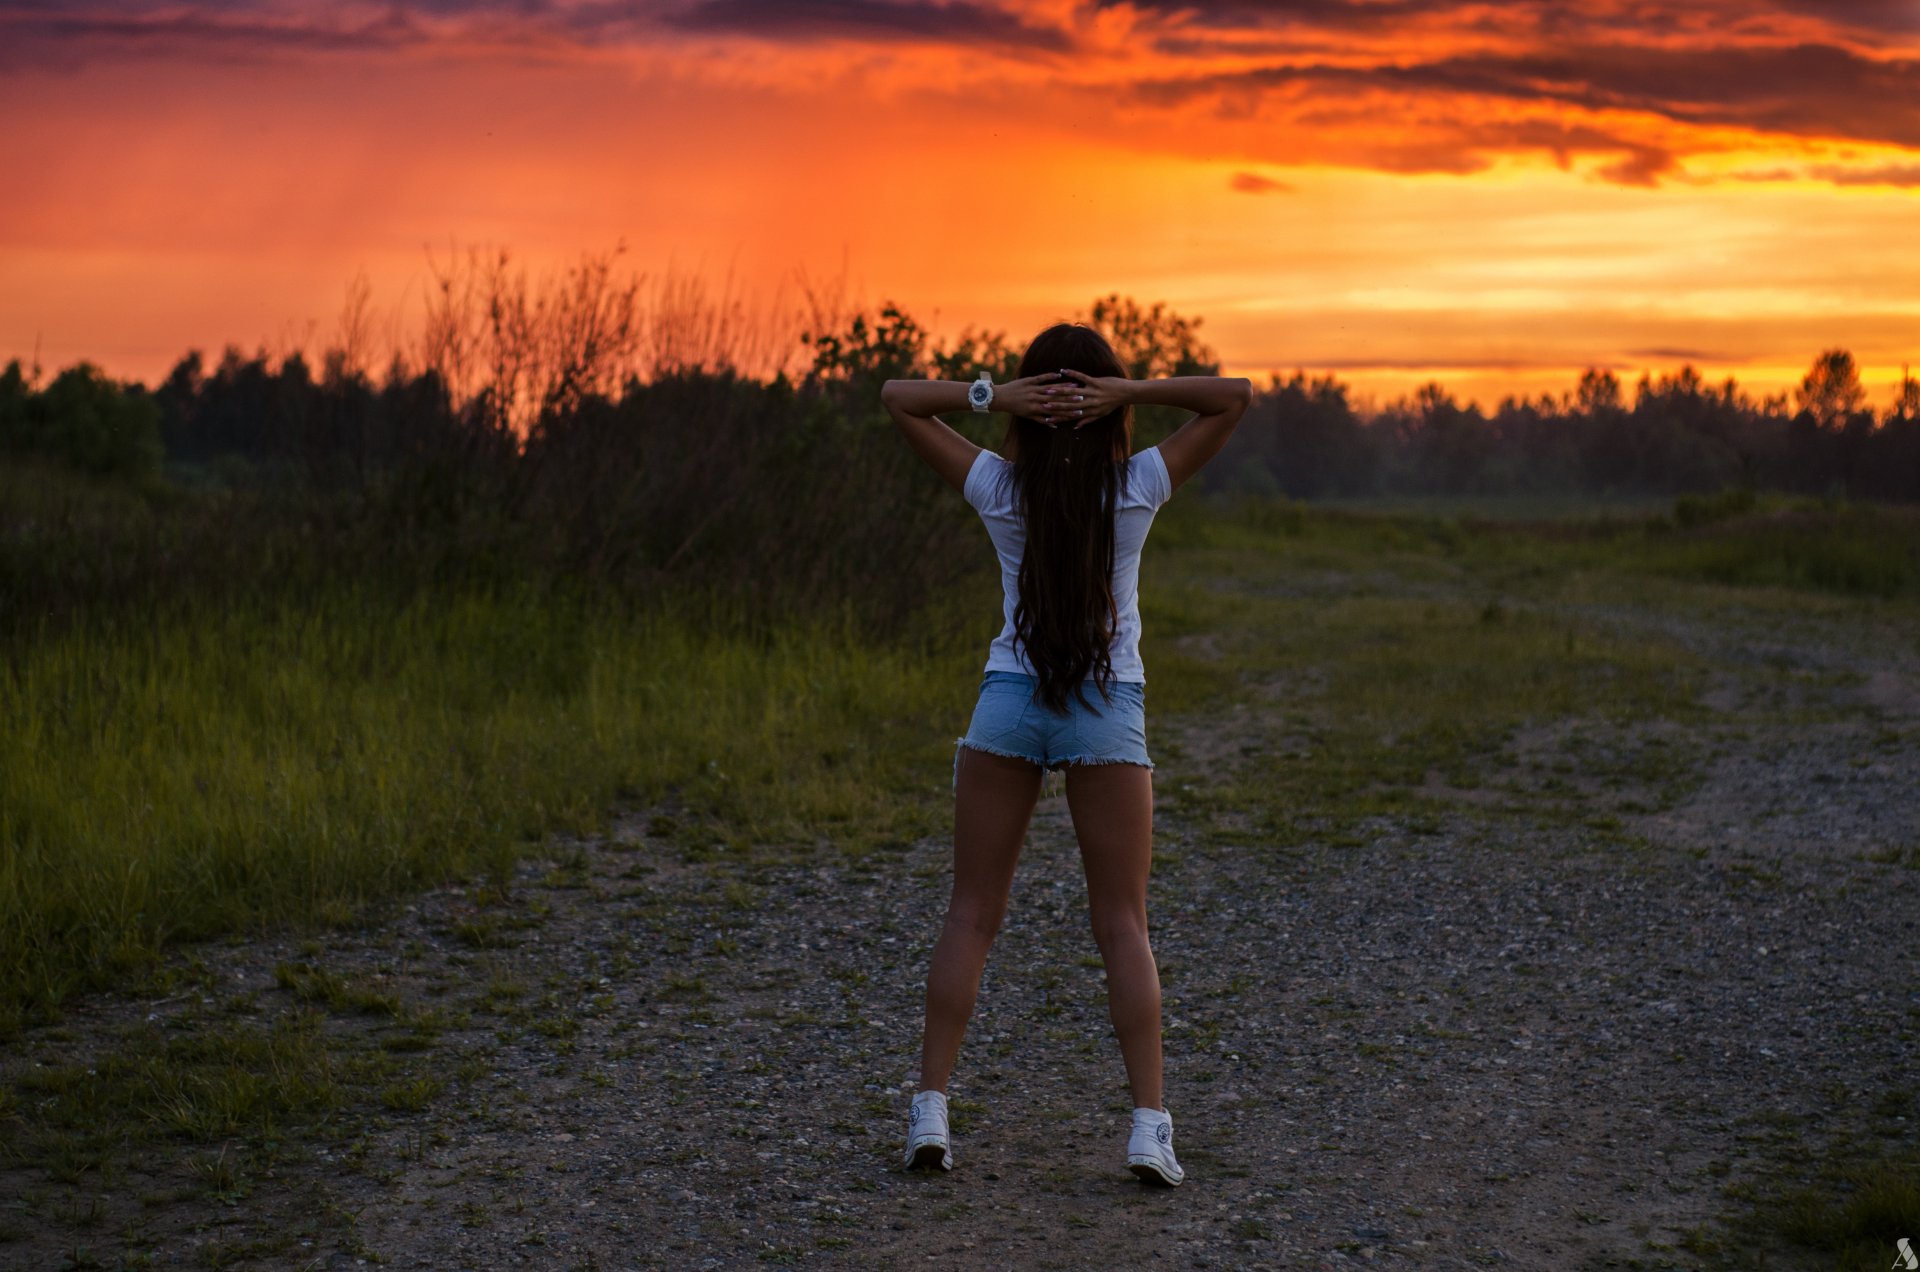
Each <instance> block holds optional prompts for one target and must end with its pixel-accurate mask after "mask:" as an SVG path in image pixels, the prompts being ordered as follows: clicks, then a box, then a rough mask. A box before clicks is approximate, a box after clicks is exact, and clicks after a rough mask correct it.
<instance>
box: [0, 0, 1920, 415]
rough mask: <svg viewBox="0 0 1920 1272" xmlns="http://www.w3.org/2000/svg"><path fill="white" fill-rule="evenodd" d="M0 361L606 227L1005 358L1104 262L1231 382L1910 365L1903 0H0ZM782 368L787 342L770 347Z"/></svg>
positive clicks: (386, 333) (1911, 166)
mask: <svg viewBox="0 0 1920 1272" xmlns="http://www.w3.org/2000/svg"><path fill="white" fill-rule="evenodd" d="M0 118H3V119H4V120H5V121H6V127H5V128H0V171H4V172H6V173H7V174H8V175H9V177H10V178H11V180H10V181H9V186H10V187H11V188H10V190H9V192H8V194H7V196H6V197H5V198H4V199H0V359H5V358H7V357H14V356H18V357H21V358H22V359H23V360H30V359H31V357H32V356H33V353H34V350H35V347H36V343H37V344H38V348H39V356H40V359H41V362H42V364H43V365H44V366H45V367H46V368H48V370H49V372H51V371H52V370H55V369H58V368H60V367H63V366H66V365H68V364H70V363H71V362H73V361H76V360H78V359H80V358H88V359H91V360H92V361H94V362H96V363H98V364H99V365H101V366H103V367H105V368H106V369H107V370H108V371H110V372H111V373H113V374H115V375H119V376H124V377H131V378H138V379H142V380H144V381H146V382H147V383H149V384H151V383H153V382H155V381H156V380H158V379H159V378H160V377H162V376H163V375H164V374H165V373H166V371H167V369H168V368H169V367H170V366H171V365H172V364H173V363H174V362H175V361H176V360H178V358H179V357H180V356H181V355H182V354H184V353H185V352H186V351H187V350H188V349H190V348H198V349H201V350H202V351H203V352H204V353H205V354H206V355H207V357H208V359H209V360H210V361H213V360H217V358H218V355H219V351H220V350H221V349H222V348H223V347H224V346H225V345H226V344H228V343H237V344H239V345H241V346H242V348H243V349H245V350H246V351H247V352H252V351H253V350H254V349H256V348H258V347H259V346H261V345H263V344H264V345H265V346H266V347H268V348H269V349H270V350H273V351H276V353H279V352H285V351H286V350H288V349H292V348H301V349H304V350H305V351H306V352H307V353H308V355H309V357H310V358H312V359H313V360H315V361H316V362H317V360H318V356H319V351H320V350H321V349H322V348H324V347H325V346H326V345H327V344H328V343H329V342H330V341H331V340H332V339H333V337H334V335H335V333H336V331H337V327H338V322H339V316H340V311H341V308H342V305H343V302H344V299H345V296H346V292H347V287H348V284H349V282H350V280H351V279H352V278H353V277H354V276H355V275H356V274H357V273H359V272H361V271H364V272H365V274H366V276H367V278H368V279H369V280H370V281H371V284H372V289H373V302H374V306H375V309H376V311H377V312H378V313H379V314H380V316H381V328H382V332H383V341H385V342H387V343H389V344H390V343H391V342H392V341H394V340H399V341H400V342H402V343H404V342H405V341H406V340H407V339H409V338H410V332H411V330H412V328H413V326H414V324H415V323H416V322H417V317H418V313H419V308H420V303H421V289H422V287H423V286H424V285H425V284H426V283H427V282H428V279H429V270H428V266H429V260H430V258H429V252H431V253H432V254H433V257H432V259H434V260H437V261H439V262H441V263H442V264H444V263H445V262H446V261H447V260H448V259H449V257H450V256H451V255H452V254H453V252H454V251H455V250H462V251H464V250H465V249H466V248H467V247H469V246H474V245H485V246H492V247H496V248H498V247H505V248H507V249H509V250H510V252H511V253H512V254H513V256H514V257H515V258H516V259H517V260H519V261H521V262H524V263H525V264H526V265H527V266H528V268H529V269H530V270H531V271H532V273H533V274H534V275H536V276H538V275H539V274H540V273H541V272H542V271H546V270H552V269H557V268H559V267H561V266H564V265H565V264H568V263H572V262H574V261H576V260H578V259H579V258H580V257H581V255H582V254H583V253H586V252H603V251H606V250H609V249H612V248H614V247H615V246H616V244H620V245H624V247H625V249H626V250H625V254H624V256H623V257H622V258H621V259H622V260H623V261H624V262H625V263H626V265H625V268H626V269H628V270H629V271H630V272H631V273H634V274H639V275H642V276H643V278H645V279H652V280H655V281H657V280H658V279H659V278H660V277H661V276H662V273H663V271H666V270H668V269H669V267H671V268H672V269H673V270H675V271H677V272H680V273H682V274H685V273H688V272H693V273H696V274H699V275H701V276H703V277H705V278H707V279H708V280H710V282H711V284H712V285H713V286H714V287H715V289H716V290H717V289H719V288H720V287H721V286H722V285H723V284H724V282H725V280H726V278H727V276H728V273H729V271H731V275H732V278H733V281H734V286H735V288H736V290H738V291H739V292H741V293H742V294H743V295H745V296H746V297H748V298H749V299H750V300H751V302H752V304H753V305H754V306H755V308H756V312H758V313H761V314H762V315H763V316H764V319H765V322H766V323H767V325H768V328H769V329H770V330H772V329H776V328H777V329H780V330H785V331H788V332H793V333H797V331H798V330H799V327H800V325H802V320H801V319H800V317H799V309H798V306H799V303H800V295H801V291H802V283H803V282H806V283H810V284H812V285H814V286H818V285H819V284H820V283H821V281H822V280H830V279H833V278H835V277H836V276H842V281H843V282H844V285H845V296H844V300H845V302H846V303H847V304H849V305H856V306H864V307H866V308H868V309H869V310H871V309H875V308H877V307H878V305H879V304H880V303H881V302H883V301H885V300H894V301H897V302H898V303H899V304H901V306H902V307H903V308H905V309H906V310H907V311H908V312H909V313H911V314H913V315H914V316H915V317H916V318H918V319H919V320H920V321H921V322H922V323H923V324H925V325H927V326H929V327H931V328H932V329H933V330H934V331H936V332H937V333H940V334H943V335H950V334H952V333H955V332H958V331H959V330H961V329H962V328H963V327H966V326H973V327H977V328H986V329H990V330H995V331H1003V332H1006V333H1008V335H1009V336H1010V337H1011V338H1012V340H1013V342H1014V343H1015V344H1016V346H1017V345H1019V344H1021V343H1023V342H1024V340H1025V339H1026V338H1028V337H1029V336H1031V334H1032V333H1033V332H1034V331H1036V330H1038V329H1039V328H1040V327H1041V326H1043V325H1045V324H1046V323H1048V322H1050V321H1053V320H1055V319H1058V318H1066V317H1071V316H1073V315H1074V314H1075V313H1077V312H1084V311H1085V309H1086V307H1087V306H1088V304H1089V303H1090V302H1091V301H1092V300H1093V299H1094V298H1095V297H1096V296H1101V295H1105V294H1107V293H1109V292H1120V293H1122V294H1126V295H1131V296H1133V297H1134V298H1136V299H1137V300H1139V301H1141V302H1142V303H1143V304H1151V303H1152V302H1154V301H1165V302H1166V303H1167V305H1168V306H1169V307H1170V308H1172V309H1174V310H1176V311H1177V312H1180V313H1183V314H1188V315H1199V316H1201V317H1202V318H1203V319H1204V323H1203V325H1202V327H1201V329H1200V333H1201V335H1202V336H1203V337H1204V338H1206V339H1207V340H1208V341H1209V342H1210V343H1211V344H1212V345H1213V346H1214V347H1215V348H1216V349H1217V350H1218V351H1219V353H1220V354H1221V355H1222V357H1223V359H1224V361H1225V363H1226V368H1225V369H1226V370H1227V372H1228V373H1230V374H1245V375H1251V376H1254V377H1255V378H1256V380H1258V381H1260V382H1262V383H1264V377H1265V375H1266V373H1267V372H1268V371H1280V372H1281V373H1283V374H1284V373H1289V372H1290V371H1291V370H1292V369H1293V368H1295V367H1299V368H1302V369H1305V370H1307V371H1309V372H1313V373H1324V372H1332V373H1334V374H1336V375H1338V376H1339V377H1340V378H1341V379H1343V380H1345V381H1347V382H1349V383H1350V384H1352V385H1354V386H1355V388H1356V390H1357V391H1358V392H1359V393H1360V394H1361V395H1362V397H1363V400H1364V399H1365V398H1366V397H1368V396H1371V397H1372V398H1374V399H1375V400H1377V401H1384V400H1386V399H1387V398H1389V397H1391V396H1393V395H1395V394H1398V393H1401V392H1406V391H1410V390H1411V389H1412V388H1413V387H1415V386H1417V385H1418V384H1420V383H1422V382H1424V381H1427V380H1439V381H1440V382H1441V383H1443V384H1445V385H1447V386H1448V387H1449V388H1451V389H1453V390H1454V391H1455V392H1456V393H1457V394H1459V395H1460V396H1462V397H1472V398H1475V399H1477V400H1479V401H1480V402H1482V404H1483V405H1486V406H1488V407H1491V406H1492V405H1493V404H1494V402H1495V401H1496V400H1497V398H1498V397H1499V396H1500V395H1501V394H1504V393H1507V392H1528V393H1531V392H1537V391H1542V390H1554V391H1562V390H1566V389H1569V388H1571V387H1572V385H1573V383H1574V382H1575V381H1576V380H1577V378H1578V375H1579V371H1580V369H1581V368H1583V367H1586V366H1608V367H1612V368H1614V369H1615V370H1616V371H1617V372H1618V373H1619V374H1620V375H1621V376H1622V378H1623V379H1627V380H1629V381H1631V380H1632V379H1635V378H1637V376H1638V375H1639V373H1640V372H1641V371H1642V370H1651V371H1654V372H1656V373H1658V372H1663V371H1670V370H1673V369H1676V368H1677V367H1679V366H1680V365H1681V364H1682V363H1684V362H1691V363H1693V365H1695V366H1696V367H1698V368H1699V369H1700V370H1701V371H1702V373H1703V374H1704V375H1706V376H1707V378H1708V379H1709V380H1710V381H1713V382H1715V383H1717V382H1718V381H1720V380H1722V379H1724V378H1725V377H1726V376H1729V375H1731V376H1734V377H1736V378H1737V379H1738V380H1739V381H1740V383H1741V384H1742V385H1743V386H1746V387H1748V388H1750V389H1752V390H1754V391H1757V392H1758V391H1768V392H1771V391H1779V390H1781V389H1784V388H1787V387H1789V386H1790V385H1792V384H1794V383H1796V382H1797V381H1798V379H1799V377H1800V375H1801V374H1803V373H1804V371H1805V370H1806V368H1807V366H1808V364H1809V363H1810V362H1811V361H1812V360H1813V358H1814V356H1815V354H1817V353H1818V352H1819V351H1820V350H1821V349H1823V348H1827V347H1831V346H1834V345H1839V346H1843V347H1846V348H1848V349H1850V350H1852V352H1853V353H1854V355H1855V357H1856V358H1857V359H1858V360H1859V361H1860V363H1861V364H1862V367H1863V370H1864V373H1865V378H1866V381H1867V384H1868V388H1869V391H1870V396H1871V398H1872V400H1873V401H1874V402H1875V403H1884V402H1885V401H1886V400H1887V399H1888V398H1889V396H1890V393H1891V386H1892V383H1893V381H1894V379H1895V378H1896V377H1897V376H1898V374H1899V372H1900V366H1901V364H1902V363H1903V362H1905V361H1912V362H1914V363H1916V364H1920V252H1916V251H1915V250H1914V249H1913V246H1912V245H1913V243H1914V241H1915V239H1916V237H1920V235H1917V234H1916V231H1920V3H1910V2H1909V0H1851V2H1844V3H1813V2H1812V0H1795V2H1792V3H1779V2H1776V3H1764V2H1762V0H1741V2H1739V3H1735V2H1734V0H1693V2H1682V0H1671V2H1666V3H1663V2H1661V0H1619V2H1617V3H1595V4H1548V3H1524V2H1521V3H1500V4H1460V3H1437V2H1426V0H1265V2H1264V3H1262V2H1256V0H1243V2H1240V3H1232V2H1228V3H1214V4H1206V3H1201V4H1183V5H1171V4H1169V5H1154V4H1132V3H1123V4H1089V3H1075V2H1074V0H1058V2H1050V3H1036V4H1027V5H1018V6H1011V5H1008V6H1002V5H996V4H993V3H990V2H989V0H948V2H947V3H944V4H936V3H905V2H904V0H681V2H680V3H659V4H635V5H622V4H610V3H604V2H601V0H575V2H570V3H552V2H543V0H498V2H496V3H463V2H461V0H435V2H433V3H427V4H413V5H406V4H401V5H361V4H328V5H320V4H313V3H297V2H294V0H277V2H260V0H253V2H245V3H242V2H239V0H229V2H226V3H203V4H158V3H143V2H140V0H135V2H133V3H120V4H115V5H111V6H109V5H105V4H84V3H80V4H50V3H37V4H26V5H19V4H11V5H10V4H7V3H4V0H0ZM786 348H787V350H788V352H790V354H791V361H790V362H789V365H790V366H794V367H797V366H798V365H799V363H800V359H801V357H802V355H803V352H804V351H803V350H801V349H800V348H799V347H798V345H797V343H796V342H792V341H789V342H788V344H787V346H786Z"/></svg>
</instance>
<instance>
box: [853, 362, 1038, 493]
mask: <svg viewBox="0 0 1920 1272" xmlns="http://www.w3.org/2000/svg"><path fill="white" fill-rule="evenodd" d="M1057 379H1058V377H1057V376H1054V375H1053V374H1052V373H1048V374H1045V375H1033V376H1028V377H1027V378H1025V379H1024V380H1009V381H1008V382H1007V383H1005V384H996V385H994V386H993V406H992V409H993V410H996V411H1011V412H1013V413H1014V414H1016V415H1026V416H1029V417H1031V418H1042V417H1041V416H1040V412H1041V411H1043V410H1045V409H1047V399H1046V398H1045V396H1044V395H1043V392H1042V390H1041V388H1040V386H1041V385H1043V384H1049V383H1053V382H1055V381H1057ZM969 387H970V386H969V384H968V382H967V381H965V380H888V381H887V382H886V383H885V384H883V385H882V386H880V404H881V405H882V406H884V407H886V408H887V414H889V415H891V416H892V417H893V422H894V423H895V424H897V425H899V426H900V431H901V432H902V433H904V434H906V438H907V444H908V445H910V446H912V447H913V449H914V453H915V454H917V455H919V456H920V458H921V459H924V460H926V461H927V465H928V466H929V467H930V468H932V469H933V471H935V472H936V473H939V474H940V476H941V479H942V480H944V481H945V482H946V483H947V484H948V485H949V486H952V487H953V488H954V489H955V490H958V491H961V492H963V493H964V492H965V491H966V488H967V473H968V471H969V470H971V469H972V467H973V461H974V457H975V456H977V455H979V454H980V450H981V448H980V447H978V446H975V445H974V444H973V443H972V442H970V441H968V440H967V439H966V438H964V437H962V436H960V434H958V433H956V432H954V431H953V430H952V429H951V428H949V427H947V425H946V424H944V423H942V422H941V421H940V420H938V419H936V418H935V416H937V415H939V414H940V413H941V412H943V411H971V410H972V409H973V406H972V404H971V403H969V402H968V401H967V389H968V388H969ZM1043 422H1044V420H1043Z"/></svg>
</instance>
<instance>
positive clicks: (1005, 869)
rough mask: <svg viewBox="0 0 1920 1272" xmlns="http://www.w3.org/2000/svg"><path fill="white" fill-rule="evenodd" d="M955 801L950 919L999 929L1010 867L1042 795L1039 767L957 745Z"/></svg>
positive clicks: (989, 929) (1010, 881)
mask: <svg viewBox="0 0 1920 1272" xmlns="http://www.w3.org/2000/svg"><path fill="white" fill-rule="evenodd" d="M954 767H955V774H954V801H953V901H952V905H951V909H952V910H953V912H954V915H953V917H955V918H958V919H959V920H961V921H962V922H966V923H970V924H972V925H974V926H976V927H978V928H980V929H981V930H983V931H987V932H992V931H995V930H997V929H998V928H999V926H1000V919H1001V918H1002V916H1003V915H1004V914H1005V912H1006V906H1007V894H1008V893H1009V892H1010V891H1011V890H1012V888H1013V872H1014V866H1015V865H1016V864H1017V863H1018V862H1019V860H1020V849H1021V846H1022V845H1023V844H1024V843H1025V842H1026V838H1027V825H1028V823H1029V822H1030V821H1031V820H1032V817H1033V807H1034V803H1035V801H1036V800H1038V798H1039V796H1040V778H1041V769H1040V766H1039V765H1037V764H1033V763H1031V762H1029V761H1027V760H1022V759H1016V758H1013V757H1010V756H1004V755H995V754H993V753H992V752H989V751H976V750H974V749H972V748H971V747H966V746H963V747H961V748H959V755H958V758H957V759H956V760H955V764H954Z"/></svg>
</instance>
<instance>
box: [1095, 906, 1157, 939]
mask: <svg viewBox="0 0 1920 1272" xmlns="http://www.w3.org/2000/svg"><path fill="white" fill-rule="evenodd" d="M1088 917H1089V919H1090V920H1091V923H1092V927H1093V940H1094V943H1095V944H1096V945H1098V946H1099V947H1100V948H1101V949H1102V950H1109V949H1119V948H1125V947H1127V946H1130V945H1135V944H1141V945H1144V944H1146V941H1147V910H1146V907H1145V906H1138V907H1135V906H1093V907H1092V908H1091V910H1090V912H1089V916H1088Z"/></svg>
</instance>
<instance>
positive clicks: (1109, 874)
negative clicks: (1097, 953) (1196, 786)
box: [1066, 763, 1153, 928]
mask: <svg viewBox="0 0 1920 1272" xmlns="http://www.w3.org/2000/svg"><path fill="white" fill-rule="evenodd" d="M1066 785H1067V810H1068V812H1070V813H1071V814H1072V815H1073V833H1074V837H1075V838H1077V839H1078V840H1079V841H1080V862H1081V865H1082V867H1083V868H1084V869H1085V870H1086V874H1087V904H1088V907H1089V909H1090V910H1091V911H1092V916H1093V921H1094V924H1095V926H1096V928H1108V927H1116V926H1121V925H1133V924H1138V925H1141V926H1144V925H1145V922H1146V913H1147V874H1148V871H1149V869H1150V868H1151V865H1152V862H1153V774H1152V772H1151V771H1149V770H1148V769H1147V768H1146V767H1144V766H1142V765H1139V764H1130V763H1114V764H1074V765H1070V766H1069V767H1068V768H1067V782H1066Z"/></svg>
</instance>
